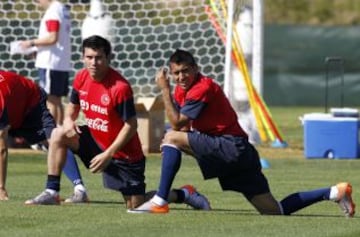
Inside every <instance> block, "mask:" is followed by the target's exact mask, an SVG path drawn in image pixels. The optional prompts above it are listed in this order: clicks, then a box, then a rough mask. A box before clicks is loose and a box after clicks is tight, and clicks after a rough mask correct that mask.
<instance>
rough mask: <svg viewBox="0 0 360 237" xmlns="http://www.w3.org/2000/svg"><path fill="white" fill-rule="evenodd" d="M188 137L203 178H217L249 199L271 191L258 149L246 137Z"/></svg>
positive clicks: (198, 135)
mask: <svg viewBox="0 0 360 237" xmlns="http://www.w3.org/2000/svg"><path fill="white" fill-rule="evenodd" d="M188 139H189V144H190V146H191V149H192V150H193V152H194V154H195V159H196V160H197V162H198V164H199V167H200V169H201V172H202V174H203V176H204V178H205V179H210V178H218V179H219V182H220V185H221V188H222V189H223V190H232V191H237V192H241V193H243V194H244V195H245V196H246V197H247V198H248V199H250V198H251V197H252V196H254V195H257V194H263V193H268V192H270V189H269V185H268V182H267V179H266V177H265V176H264V175H263V173H262V171H261V163H260V158H259V155H258V152H257V151H256V149H255V148H254V147H253V146H252V145H251V144H250V143H249V142H248V140H247V139H246V138H243V137H234V136H231V135H224V136H209V135H207V134H203V133H199V132H189V133H188Z"/></svg>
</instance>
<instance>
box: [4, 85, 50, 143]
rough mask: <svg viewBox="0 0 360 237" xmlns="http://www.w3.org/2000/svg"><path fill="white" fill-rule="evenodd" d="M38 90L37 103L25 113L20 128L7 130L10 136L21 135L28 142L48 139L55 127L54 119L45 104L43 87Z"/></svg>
mask: <svg viewBox="0 0 360 237" xmlns="http://www.w3.org/2000/svg"><path fill="white" fill-rule="evenodd" d="M40 91H41V95H40V102H39V104H38V105H36V106H35V107H34V108H33V109H32V110H31V111H30V112H29V114H28V115H26V117H25V119H24V122H23V124H22V125H21V127H20V128H17V129H10V131H9V135H10V136H13V137H23V138H25V140H26V141H27V142H28V143H29V144H35V143H39V142H41V141H44V140H47V139H49V138H50V136H51V132H52V130H53V129H54V128H55V127H56V123H55V120H54V118H53V117H52V116H51V114H50V112H49V110H48V109H47V106H46V97H47V96H46V92H45V91H44V90H43V89H40Z"/></svg>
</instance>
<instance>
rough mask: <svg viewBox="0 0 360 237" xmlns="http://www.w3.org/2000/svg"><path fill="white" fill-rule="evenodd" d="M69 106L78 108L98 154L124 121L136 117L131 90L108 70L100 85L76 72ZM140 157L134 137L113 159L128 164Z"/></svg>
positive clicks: (136, 135)
mask: <svg viewBox="0 0 360 237" xmlns="http://www.w3.org/2000/svg"><path fill="white" fill-rule="evenodd" d="M71 102H72V103H73V104H79V105H80V107H81V109H82V111H83V112H84V115H85V119H86V123H87V126H88V127H89V130H90V132H91V135H92V136H93V138H94V140H95V141H96V143H97V144H98V145H99V147H100V148H101V149H102V150H105V149H107V148H108V147H109V146H110V145H111V144H112V143H113V142H114V140H115V138H116V137H117V136H118V134H119V132H120V130H121V129H122V127H123V126H124V121H126V120H127V119H129V118H131V117H133V116H136V112H135V105H134V99H133V91H132V89H131V86H130V84H129V82H128V81H127V80H126V79H125V78H124V77H123V76H121V75H120V74H119V73H118V72H116V71H115V70H114V69H112V68H109V71H108V73H107V75H106V76H105V78H104V79H103V80H102V81H101V82H98V81H95V80H94V79H93V78H92V77H91V76H90V74H89V72H88V71H87V70H86V69H83V70H81V71H79V72H78V73H77V75H76V76H75V79H74V83H73V92H72V95H71ZM143 157H144V154H143V152H142V148H141V143H140V139H139V136H138V133H136V134H135V135H134V136H133V137H132V138H131V139H130V141H129V142H128V143H127V144H126V145H125V146H124V147H123V148H122V149H121V150H119V151H118V152H117V153H116V154H115V155H114V158H118V159H126V160H129V161H130V162H136V161H139V160H141V159H143Z"/></svg>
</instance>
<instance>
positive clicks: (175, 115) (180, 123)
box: [162, 89, 188, 131]
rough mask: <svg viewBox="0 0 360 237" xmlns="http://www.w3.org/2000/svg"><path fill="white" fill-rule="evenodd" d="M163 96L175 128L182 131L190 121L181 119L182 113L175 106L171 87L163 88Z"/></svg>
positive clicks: (171, 123) (169, 118)
mask: <svg viewBox="0 0 360 237" xmlns="http://www.w3.org/2000/svg"><path fill="white" fill-rule="evenodd" d="M162 96H163V101H164V106H165V113H166V116H167V118H168V120H169V122H170V125H171V127H172V129H173V130H176V131H180V130H182V129H183V128H184V127H186V126H187V125H188V121H186V120H182V119H181V114H180V113H179V111H177V109H176V108H175V105H174V103H173V100H172V97H171V93H170V89H163V90H162Z"/></svg>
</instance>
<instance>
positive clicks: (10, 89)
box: [0, 71, 87, 200]
mask: <svg viewBox="0 0 360 237" xmlns="http://www.w3.org/2000/svg"><path fill="white" fill-rule="evenodd" d="M55 127H56V123H55V120H54V119H53V117H52V116H51V114H50V112H49V110H48V109H47V108H46V93H45V91H44V90H43V89H40V88H39V87H38V86H37V85H36V84H35V83H34V82H33V81H31V80H29V79H27V78H25V77H23V76H21V75H19V74H16V73H14V72H8V71H0V151H1V152H0V200H8V193H7V191H6V187H5V184H6V176H7V161H8V145H7V140H8V135H10V136H14V137H23V138H25V140H26V141H27V142H28V143H29V144H35V143H44V144H45V145H47V143H48V140H49V139H50V135H51V132H52V131H53V129H54V128H55ZM64 172H65V174H66V175H67V176H68V178H69V179H70V180H71V181H72V182H73V184H74V186H75V187H74V192H75V191H76V190H77V189H79V188H80V186H81V189H82V190H83V194H84V197H87V196H86V190H85V187H84V186H83V184H82V179H81V176H80V171H79V169H78V166H77V163H76V161H75V157H74V156H73V155H72V154H71V153H70V154H68V155H67V160H66V165H65V167H64Z"/></svg>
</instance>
